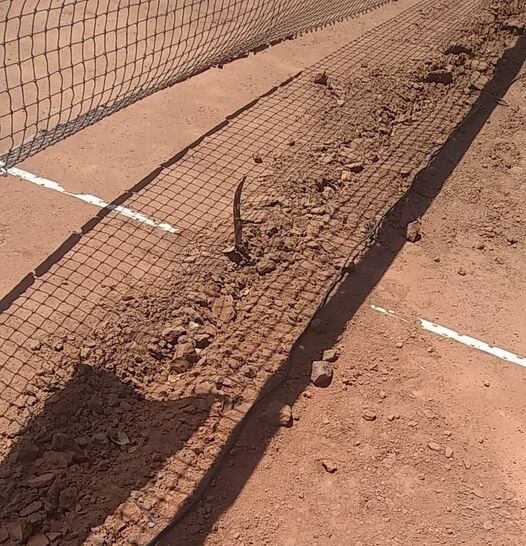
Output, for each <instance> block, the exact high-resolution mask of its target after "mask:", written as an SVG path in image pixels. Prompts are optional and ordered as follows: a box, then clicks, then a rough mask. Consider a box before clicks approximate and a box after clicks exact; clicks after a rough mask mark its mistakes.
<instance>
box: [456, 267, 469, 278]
mask: <svg viewBox="0 0 526 546" xmlns="http://www.w3.org/2000/svg"><path fill="white" fill-rule="evenodd" d="M457 273H458V274H459V275H460V276H461V277H465V276H466V274H467V271H466V270H465V269H464V268H463V267H459V268H458V270H457Z"/></svg>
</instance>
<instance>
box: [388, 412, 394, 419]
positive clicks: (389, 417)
mask: <svg viewBox="0 0 526 546" xmlns="http://www.w3.org/2000/svg"><path fill="white" fill-rule="evenodd" d="M387 420H388V421H394V420H395V416H394V415H393V414H392V413H390V414H389V415H388V416H387Z"/></svg>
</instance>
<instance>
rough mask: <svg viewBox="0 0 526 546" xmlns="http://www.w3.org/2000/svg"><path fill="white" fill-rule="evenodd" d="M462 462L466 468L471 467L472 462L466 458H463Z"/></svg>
mask: <svg viewBox="0 0 526 546" xmlns="http://www.w3.org/2000/svg"><path fill="white" fill-rule="evenodd" d="M462 464H463V465H464V467H465V468H466V470H469V469H470V468H471V463H470V462H469V461H466V459H463V460H462Z"/></svg>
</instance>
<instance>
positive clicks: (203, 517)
mask: <svg viewBox="0 0 526 546" xmlns="http://www.w3.org/2000/svg"><path fill="white" fill-rule="evenodd" d="M525 54H526V38H525V37H524V36H522V37H521V38H519V40H518V42H517V44H516V46H515V47H513V48H512V49H510V50H508V51H507V52H506V54H505V55H504V56H503V58H502V59H501V60H500V62H499V63H498V65H497V70H496V72H495V75H494V77H493V78H492V80H491V81H490V82H489V83H488V85H487V86H486V87H485V89H484V90H483V91H482V93H481V95H480V97H479V99H478V100H477V102H476V103H475V104H474V106H473V108H472V109H471V111H470V113H469V114H468V115H467V116H466V117H465V119H464V120H463V122H462V123H461V124H460V125H459V126H458V127H457V129H456V130H455V131H454V132H453V133H452V134H451V136H450V138H449V139H448V141H447V142H446V143H445V145H444V146H443V147H442V148H441V149H440V151H439V152H438V153H437V154H436V155H435V156H434V158H433V159H432V161H431V162H430V163H429V164H428V166H427V167H426V168H425V169H423V170H422V171H421V172H420V173H418V175H417V176H416V177H415V180H414V182H413V184H412V186H411V188H410V190H409V192H408V193H407V194H406V195H405V196H404V197H403V198H402V199H401V200H400V201H399V202H398V203H397V204H396V206H395V207H394V208H393V209H391V211H390V212H389V214H388V216H387V217H386V219H385V221H384V223H383V224H382V226H381V228H380V230H379V232H378V234H377V238H376V241H375V243H374V245H372V246H371V247H370V248H369V249H368V251H367V252H366V254H365V256H364V257H363V258H362V260H361V261H360V262H359V264H358V265H357V267H356V269H355V270H354V271H353V272H352V273H350V274H348V275H347V276H346V278H345V279H344V280H343V281H342V282H341V284H340V285H339V286H338V288H337V290H336V291H335V293H334V294H333V296H332V298H331V299H330V301H329V302H328V303H327V305H326V306H325V307H324V308H323V309H322V310H321V311H320V313H319V314H318V315H317V318H319V319H320V320H321V325H322V327H321V328H316V331H314V330H313V329H312V328H309V329H307V330H306V331H305V333H304V334H303V335H302V336H301V338H300V339H299V340H298V341H297V342H296V344H295V346H294V349H293V351H292V353H291V357H290V359H289V362H288V364H287V367H288V375H287V374H286V373H285V372H284V373H283V376H282V377H285V376H286V377H287V380H286V381H284V382H283V383H282V384H281V385H280V386H279V387H278V388H277V389H275V390H272V393H271V394H270V395H268V396H265V398H264V399H263V400H261V402H260V403H259V404H258V405H257V406H256V407H255V408H254V411H251V412H250V413H249V415H248V416H247V419H246V420H245V422H244V423H243V424H242V425H240V427H238V429H236V430H235V431H234V432H233V434H232V437H231V441H230V442H229V443H228V444H227V445H226V446H225V448H224V450H223V452H222V454H221V455H220V456H219V457H218V459H217V461H216V464H215V466H214V467H212V468H211V469H210V471H209V473H208V474H207V476H205V478H204V479H203V482H202V487H200V488H198V489H197V491H198V494H197V495H196V496H195V497H194V498H193V499H190V502H189V503H188V504H187V505H186V506H185V507H183V509H182V510H181V511H180V512H179V513H178V514H176V516H175V518H174V520H173V523H172V525H171V526H170V527H169V528H167V529H166V530H165V531H164V532H163V533H161V535H160V536H159V537H158V538H157V539H156V540H155V541H153V542H152V543H151V544H156V545H162V546H199V545H201V544H203V543H204V541H205V539H206V537H207V536H208V535H209V534H210V533H213V532H214V530H215V529H216V522H217V520H218V519H219V518H220V516H221V515H222V514H223V513H224V512H225V511H226V510H227V509H228V508H229V507H230V506H232V504H233V503H234V502H235V500H236V498H237V497H238V495H239V494H240V492H241V491H242V489H243V487H244V486H245V484H246V483H247V480H248V479H249V477H250V476H251V474H252V472H253V471H254V469H255V468H256V466H257V465H258V463H259V462H260V460H261V458H262V456H263V454H264V453H265V450H266V448H267V446H268V445H269V443H270V441H271V439H272V438H273V436H274V434H275V431H276V429H275V428H272V427H268V426H266V425H264V423H263V421H261V420H259V419H258V412H259V411H261V410H262V409H263V408H264V407H267V406H268V405H269V404H271V403H273V402H274V401H279V402H284V403H288V404H291V405H292V404H293V403H294V402H295V401H296V400H297V399H298V397H299V396H300V395H301V393H302V392H303V391H304V389H305V388H306V386H307V385H308V384H309V374H310V362H311V361H312V360H316V359H319V358H320V356H321V353H322V352H323V351H324V350H325V349H327V348H330V347H332V346H333V345H334V344H335V342H336V341H337V339H338V336H339V335H340V334H341V333H342V332H343V331H344V330H345V327H346V324H347V323H348V322H349V320H350V319H351V318H352V317H353V315H354V314H355V312H356V311H357V309H358V308H359V307H360V305H361V304H362V303H363V302H364V300H365V299H366V297H367V296H368V294H369V293H370V292H371V291H372V290H373V288H374V287H375V286H376V285H377V283H378V282H379V281H380V279H381V278H382V276H383V275H384V273H385V272H386V271H387V269H388V268H389V266H390V265H391V263H392V262H393V260H394V259H395V257H396V256H397V254H398V253H399V252H400V250H401V249H402V247H403V246H404V244H405V242H406V237H405V226H406V225H407V224H408V223H410V222H411V221H413V220H416V219H418V218H420V217H421V216H422V215H423V214H424V213H425V212H426V211H427V210H428V208H429V207H430V205H431V204H432V202H433V200H434V199H435V197H436V196H437V195H438V193H439V192H440V190H441V188H442V186H443V185H444V183H445V181H446V180H447V178H448V177H449V175H450V174H451V173H452V172H453V170H454V169H455V167H456V166H457V165H458V163H459V162H460V160H461V159H462V157H463V156H464V154H465V153H466V151H467V150H468V149H469V147H470V146H471V144H472V142H473V140H474V139H475V138H476V136H477V135H478V133H479V131H480V130H481V129H482V127H483V126H484V124H485V123H486V121H487V120H488V118H489V116H490V115H491V113H492V112H493V110H494V109H495V108H496V107H498V108H500V107H505V106H500V105H499V102H500V101H499V99H500V98H501V97H503V95H504V94H505V93H506V91H507V89H508V87H509V86H510V85H511V83H512V82H513V81H514V79H515V78H516V76H517V74H518V72H519V70H520V68H521V66H522V64H523V62H524V60H525V58H526V55H525ZM276 379H277V378H276V377H274V378H272V379H271V383H272V384H274V382H276ZM269 389H272V387H271V385H270V382H269ZM267 392H268V391H267ZM234 444H236V447H235V449H234V450H232V447H233V445H234Z"/></svg>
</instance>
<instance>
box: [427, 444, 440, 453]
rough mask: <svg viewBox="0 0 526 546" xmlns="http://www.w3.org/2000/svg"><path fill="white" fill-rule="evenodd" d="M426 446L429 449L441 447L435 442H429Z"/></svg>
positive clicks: (433, 449) (435, 449)
mask: <svg viewBox="0 0 526 546" xmlns="http://www.w3.org/2000/svg"><path fill="white" fill-rule="evenodd" d="M427 447H428V448H429V449H430V450H431V451H440V450H441V449H442V448H441V447H440V444H437V443H436V442H429V444H427Z"/></svg>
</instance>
